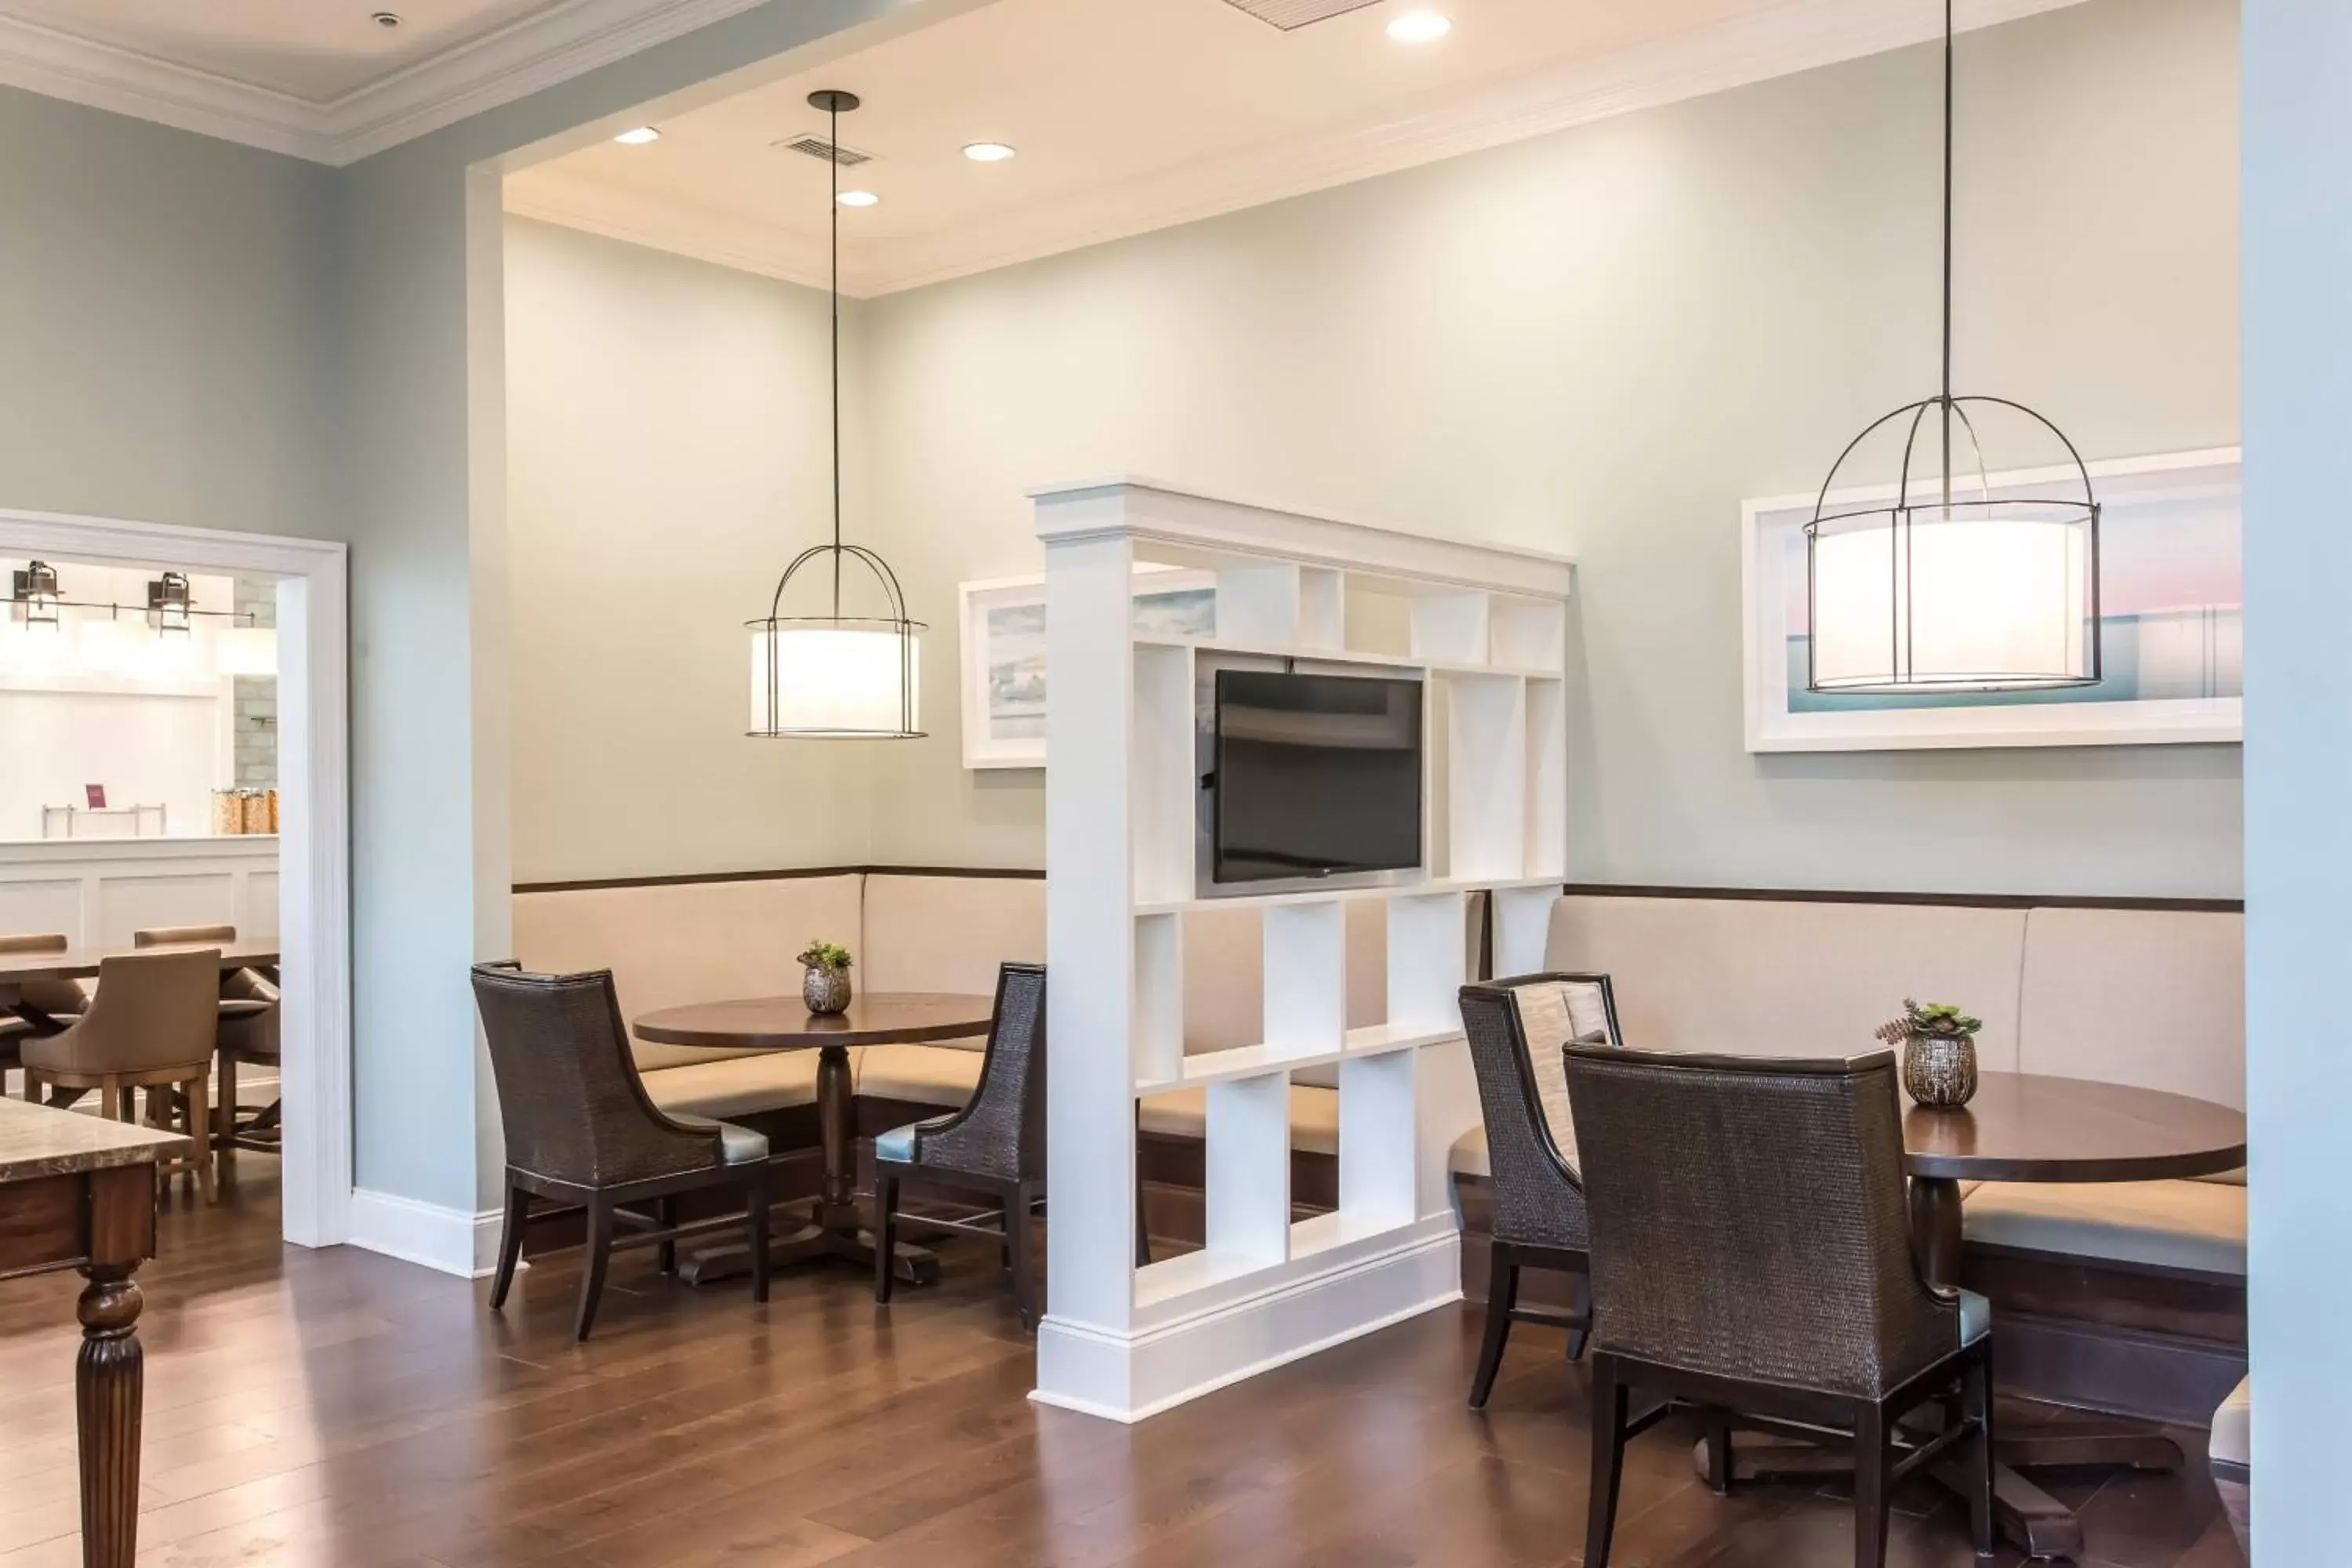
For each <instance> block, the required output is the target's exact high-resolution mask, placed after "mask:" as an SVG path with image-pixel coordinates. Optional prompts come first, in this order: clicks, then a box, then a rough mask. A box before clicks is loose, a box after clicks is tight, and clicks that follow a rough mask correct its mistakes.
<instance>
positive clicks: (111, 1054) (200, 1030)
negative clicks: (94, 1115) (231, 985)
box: [17, 950, 220, 1203]
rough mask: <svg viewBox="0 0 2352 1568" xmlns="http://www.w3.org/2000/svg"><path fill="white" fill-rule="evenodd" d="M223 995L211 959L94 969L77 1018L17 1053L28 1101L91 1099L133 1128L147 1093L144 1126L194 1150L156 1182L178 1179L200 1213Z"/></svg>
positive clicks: (128, 959)
mask: <svg viewBox="0 0 2352 1568" xmlns="http://www.w3.org/2000/svg"><path fill="white" fill-rule="evenodd" d="M219 985H220V953H219V952H217V951H210V950H208V951H199V952H152V953H119V954H116V955H114V956H111V957H109V958H104V959H101V960H100V962H99V967H98V991H97V993H96V994H93V995H92V996H91V997H90V999H89V1005H88V1007H87V1008H86V1009H85V1010H84V1011H83V1013H82V1015H81V1016H80V1017H79V1018H78V1019H76V1020H75V1021H74V1022H73V1023H72V1024H71V1025H69V1026H67V1027H66V1028H65V1029H64V1030H62V1031H60V1032H59V1033H58V1034H55V1035H50V1036H47V1037H41V1038H27V1039H26V1040H24V1041H23V1042H22V1043H21V1044H20V1045H19V1046H18V1047H17V1050H18V1053H19V1054H20V1055H21V1057H22V1058H23V1059H24V1066H25V1079H26V1082H25V1094H26V1099H28V1100H30V1099H37V1098H38V1095H39V1091H40V1089H42V1088H43V1087H48V1088H54V1089H68V1090H74V1091H79V1090H84V1089H96V1090H98V1092H99V1107H100V1112H101V1113H102V1114H103V1115H105V1116H107V1117H109V1118H110V1119H111V1120H113V1121H135V1120H137V1115H136V1110H135V1103H134V1102H135V1101H136V1100H137V1097H138V1092H139V1090H141V1089H145V1090H146V1091H147V1110H148V1121H149V1122H150V1123H151V1124H152V1125H155V1126H159V1127H165V1128H171V1129H173V1130H174V1131H184V1132H186V1133H187V1135H188V1136H189V1138H190V1139H191V1140H192V1141H193V1142H194V1150H193V1151H192V1152H189V1153H187V1154H185V1155H181V1156H176V1157H173V1158H170V1159H165V1160H160V1161H158V1162H157V1163H156V1167H155V1173H156V1177H157V1179H158V1180H159V1181H160V1182H163V1183H164V1184H169V1183H170V1182H171V1180H172V1179H173V1177H175V1176H178V1175H183V1174H184V1175H186V1176H188V1177H190V1178H191V1179H192V1180H193V1181H194V1183H195V1184H196V1186H197V1188H198V1190H200V1191H201V1192H202V1193H203V1194H204V1196H205V1202H206V1203H212V1202H214V1201H215V1200H216V1199H217V1198H218V1197H219V1195H220V1194H219V1189H218V1186H217V1185H216V1184H215V1179H214V1173H213V1163H212V1151H211V1148H210V1147H209V1140H208V1138H207V1129H208V1128H209V1126H210V1121H209V1119H208V1117H207V1115H206V1111H205V1080H206V1079H209V1078H210V1077H211V1076H212V1069H213V1031H214V1029H215V1015H214V1007H213V1003H214V998H215V994H216V992H217V991H218V988H219ZM183 1117H184V1124H183V1123H182V1118H183Z"/></svg>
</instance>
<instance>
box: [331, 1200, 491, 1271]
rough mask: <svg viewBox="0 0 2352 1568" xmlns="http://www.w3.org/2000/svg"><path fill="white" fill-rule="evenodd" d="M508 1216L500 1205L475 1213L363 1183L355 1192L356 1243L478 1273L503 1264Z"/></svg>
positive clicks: (419, 1261)
mask: <svg viewBox="0 0 2352 1568" xmlns="http://www.w3.org/2000/svg"><path fill="white" fill-rule="evenodd" d="M504 1217H505V1216H504V1215H501V1214H500V1213H499V1211H498V1210H497V1209H484V1210H482V1211H481V1212H480V1213H478V1214H474V1213H468V1212H467V1211H466V1210H464V1209H454V1208H445V1207H443V1206H441V1205H438V1204H426V1203H419V1202H417V1201H416V1200H415V1198H404V1197H401V1196H399V1195H398V1194H394V1193H376V1192H370V1191H368V1190H367V1189H366V1188H364V1187H362V1188H360V1189H358V1190H356V1191H354V1192H353V1193H352V1225H351V1245H352V1246H353V1247H365V1248H366V1249H367V1250H368V1251H370V1252H381V1253H383V1255H384V1256H385V1257H386V1258H399V1259H400V1260H401V1261H402V1262H404V1263H415V1264H421V1265H423V1266H424V1267H425V1268H437V1269H439V1270H440V1271H441V1272H442V1273H444V1274H455V1275H457V1277H458V1278H459V1279H480V1278H482V1277H483V1276H484V1275H486V1274H488V1273H489V1272H490V1271H491V1270H492V1269H494V1268H496V1267H497V1266H498V1260H499V1224H500V1222H501V1221H502V1220H503V1218H504Z"/></svg>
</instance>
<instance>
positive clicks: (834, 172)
mask: <svg viewBox="0 0 2352 1568" xmlns="http://www.w3.org/2000/svg"><path fill="white" fill-rule="evenodd" d="M1945 3H1946V4H1947V5H1949V4H1950V0H1945ZM825 113H826V121H825V132H824V139H825V159H824V162H825V167H826V171H827V178H828V179H829V181H830V182H831V184H832V187H833V211H832V213H831V215H830V216H831V220H832V225H833V277H832V294H833V618H834V619H835V620H839V619H840V618H841V102H840V100H838V99H835V100H834V101H833V103H832V105H831V106H830V107H829V108H828V109H827V110H825ZM1948 155H1949V154H1948V152H1947V156H1948ZM1945 183H1946V185H1947V187H1948V186H1949V184H1950V180H1949V176H1947V178H1946V182H1945ZM1949 265H1950V264H1949V262H1947V263H1946V267H1947V270H1948V268H1949ZM1950 379H1951V378H1950V374H1949V373H1948V372H1947V374H1946V376H1945V380H1946V381H1947V382H1949V380H1950ZM1945 390H1946V391H1949V390H1950V388H1949V386H1947V387H1946V388H1945ZM1949 466H1950V465H1949V464H1947V465H1946V467H1949Z"/></svg>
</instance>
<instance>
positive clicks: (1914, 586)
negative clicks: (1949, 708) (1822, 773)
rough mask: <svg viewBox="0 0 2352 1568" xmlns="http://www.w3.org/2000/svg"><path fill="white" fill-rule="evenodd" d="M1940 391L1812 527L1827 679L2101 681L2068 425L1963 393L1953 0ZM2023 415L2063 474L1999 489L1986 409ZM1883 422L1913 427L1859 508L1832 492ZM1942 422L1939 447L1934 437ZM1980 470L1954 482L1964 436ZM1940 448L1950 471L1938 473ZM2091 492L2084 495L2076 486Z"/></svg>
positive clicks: (1973, 468)
mask: <svg viewBox="0 0 2352 1568" xmlns="http://www.w3.org/2000/svg"><path fill="white" fill-rule="evenodd" d="M1943 260H1944V278H1943V305H1944V312H1943V328H1944V357H1943V385H1942V390H1941V391H1939V392H1938V393H1937V395H1935V396H1933V397H1927V398H1922V399H1921V400H1920V401H1918V402H1916V403H1906V404H1905V405H1903V406H1902V407H1900V408H1897V409H1895V411H1894V412H1893V413H1891V414H1887V415H1885V416H1881V417H1880V418H1878V419H1876V420H1874V421H1873V422H1872V423H1871V424H1870V425H1869V426H1866V427H1864V430H1863V432H1862V434H1861V435H1859V436H1857V437H1854V438H1853V441H1851V442H1849V443H1848V444H1847V446H1846V448H1845V450H1844V451H1843V452H1842V453H1841V454H1839V456H1838V460H1837V461H1836V463H1834V464H1832V466H1831V468H1830V472H1829V477H1828V478H1827V479H1823V480H1822V489H1821V495H1820V499H1819V500H1816V501H1815V502H1814V505H1813V517H1812V521H1811V522H1809V523H1807V524H1806V525H1805V542H1806V544H1805V554H1806V597H1807V607H1808V609H1809V611H1810V629H1811V637H1810V638H1809V642H1810V645H1811V652H1810V660H1809V664H1808V668H1807V672H1806V685H1807V687H1808V688H1809V689H1811V690H1814V691H1824V692H1880V693H1894V694H1907V693H1933V692H1948V691H2033V690H2047V689H2058V688H2062V687H2072V686H2090V685H2094V684H2095V683H2096V682H2097V681H2098V679H2099V502H2098V499H2097V497H2096V496H2095V495H2094V494H2093V493H2092V489H2091V476H2090V470H2089V469H2087V468H2084V464H2083V459H2082V456H2081V454H2080V453H2078V452H2077V451H2076V450H2075V449H2074V443H2073V442H2072V441H2069V440H2068V439H2067V438H2066V436H2065V433H2064V432H2063V431H2062V430H2060V429H2059V428H2058V426H2055V425H2053V424H2052V423H2051V422H2050V421H2049V420H2048V419H2046V418H2044V417H2042V416H2041V415H2039V414H2037V413H2035V412H2034V411H2033V410H2032V409H2031V408H2028V407H2026V406H2025V405H2023V404H2021V403H2014V402H2011V400H2009V399H2008V398H2005V397H1982V396H1967V397H1955V396H1954V395H1952V5H1951V0H1945V5H1944V257H1943ZM2015 416H2022V418H2023V419H2024V420H2025V421H2028V422H2030V424H2031V426H2038V427H2039V428H2040V429H2042V430H2045V431H2047V432H2048V433H2049V434H2050V435H2051V436H2053V437H2056V439H2057V443H2058V445H2059V446H2060V447H2063V448H2064V449H2065V454H2066V458H2067V466H2068V468H2071V470H2072V471H2071V473H2068V474H2067V476H2066V478H2065V479H2063V481H2062V482H2059V483H2056V484H2053V485H2050V486H2043V487H2032V488H2030V489H2027V490H2021V489H2016V488H2012V487H2004V488H2003V489H2001V490H2000V493H1999V494H1996V493H1995V492H1994V489H1993V487H1992V486H1991V484H1990V482H1989V480H1987V479H1986V478H1985V475H1986V473H1987V471H1988V469H1987V466H1986V463H1985V459H1984V449H1983V447H1982V446H1981V445H1980V443H1979V440H1978V431H1977V426H1978V421H1979V419H1986V420H1987V421H1988V423H1990V420H1991V419H1994V418H1998V419H2000V420H2003V421H2010V420H2012V419H2013V418H2014V417H2015ZM1881 431H1886V432H1888V433H1889V434H1890V435H1892V434H1895V433H1898V432H1899V433H1900V434H1901V435H1902V437H1903V457H1902V467H1901V469H1900V474H1901V485H1900V489H1898V490H1897V492H1896V494H1895V499H1894V500H1892V501H1890V502H1886V503H1885V504H1881V505H1876V506H1872V507H1865V508H1860V509H1853V508H1846V507H1842V506H1837V505H1835V504H1833V503H1832V501H1831V500H1830V492H1831V491H1832V489H1834V488H1835V487H1836V485H1837V479H1838V474H1839V472H1840V471H1841V470H1842V469H1843V468H1845V466H1846V464H1847V462H1848V460H1849V459H1851V458H1853V456H1854V454H1855V453H1856V451H1857V450H1859V449H1861V448H1862V447H1864V445H1865V444H1866V443H1868V442H1869V441H1870V439H1871V437H1874V436H1875V435H1877V434H1878V433H1879V432H1881ZM1923 431H1925V432H1929V433H1930V434H1929V437H1928V443H1929V444H1928V447H1927V449H1925V450H1923V447H1922V441H1921V436H1922V433H1923ZM1956 438H1957V439H1959V440H1962V441H1964V442H1965V443H1966V446H1967V449H1968V454H1969V458H1970V459H1971V460H1970V461H1969V462H1967V463H1966V465H1965V468H1966V470H1967V471H1969V472H1971V473H1972V474H1973V475H1974V479H1973V482H1972V483H1969V484H1965V485H1961V486H1959V487H1958V489H1956V480H1955V476H1954V473H1953V468H1954V459H1955V458H1956V457H1957V456H1958V453H1956V452H1955V450H1954V447H1953V443H1954V441H1955V439H1956ZM1930 461H1934V462H1935V463H1936V464H1937V470H1938V471H1937V473H1936V474H1934V475H1932V476H1930V475H1929V474H1928V472H1927V465H1928V463H1929V462H1930ZM2078 489H2079V493H2078Z"/></svg>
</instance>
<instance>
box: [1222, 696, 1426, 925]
mask: <svg viewBox="0 0 2352 1568" xmlns="http://www.w3.org/2000/svg"><path fill="white" fill-rule="evenodd" d="M1421 701H1422V686H1421V682H1420V681H1418V680H1399V679H1391V678H1387V677H1366V676H1354V675H1297V674H1291V673H1286V672H1282V671H1276V670H1257V669H1220V670H1218V671H1217V672H1216V686H1215V705H1216V711H1215V715H1214V727H1213V761H1212V763H1211V769H1212V771H1211V773H1210V774H1209V778H1208V781H1207V784H1208V788H1209V791H1210V795H1211V802H1210V811H1209V818H1210V831H1209V857H1208V858H1209V874H1210V879H1211V881H1213V882H1216V883H1223V884H1232V883H1237V882H1265V881H1276V880H1289V879H1299V878H1320V877H1338V876H1349V875H1354V874H1359V873H1364V872H1375V871H1402V870H1412V869H1415V868H1419V867H1420V865H1421V863H1422V843H1421V827H1422V809H1421V793H1422V773H1423V769H1422V754H1421V753H1422V724H1421Z"/></svg>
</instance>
